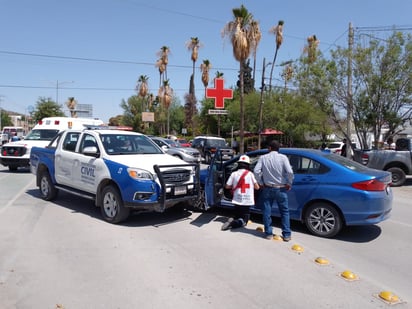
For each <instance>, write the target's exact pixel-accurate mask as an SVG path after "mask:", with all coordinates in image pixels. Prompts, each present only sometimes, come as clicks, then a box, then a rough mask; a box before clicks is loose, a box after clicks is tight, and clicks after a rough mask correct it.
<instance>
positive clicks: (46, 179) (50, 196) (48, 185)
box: [39, 170, 59, 201]
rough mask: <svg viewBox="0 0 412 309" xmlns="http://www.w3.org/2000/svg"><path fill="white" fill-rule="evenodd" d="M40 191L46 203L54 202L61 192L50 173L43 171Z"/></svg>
mask: <svg viewBox="0 0 412 309" xmlns="http://www.w3.org/2000/svg"><path fill="white" fill-rule="evenodd" d="M39 190H40V195H41V198H42V199H43V200H45V201H52V200H54V199H55V198H56V197H57V194H58V193H59V190H58V189H56V187H55V186H54V184H53V183H52V181H51V178H50V174H49V172H48V171H47V170H46V171H42V172H41V174H40V182H39Z"/></svg>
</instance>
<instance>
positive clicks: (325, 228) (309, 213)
mask: <svg viewBox="0 0 412 309" xmlns="http://www.w3.org/2000/svg"><path fill="white" fill-rule="evenodd" d="M304 221H305V225H306V227H307V228H308V230H309V231H310V232H311V233H312V234H314V235H316V236H320V237H325V238H331V237H333V236H335V235H336V234H338V233H339V232H340V231H341V229H342V218H341V216H340V214H339V212H338V211H337V210H336V209H335V207H333V206H331V205H330V204H327V203H315V204H313V205H311V206H309V207H308V209H307V210H306V212H305V217H304Z"/></svg>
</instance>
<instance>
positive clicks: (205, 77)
mask: <svg viewBox="0 0 412 309" xmlns="http://www.w3.org/2000/svg"><path fill="white" fill-rule="evenodd" d="M211 68H212V64H211V63H210V61H209V60H207V59H206V60H203V63H202V64H201V65H200V71H202V83H203V86H204V87H205V91H206V88H207V85H209V71H210V69H211Z"/></svg>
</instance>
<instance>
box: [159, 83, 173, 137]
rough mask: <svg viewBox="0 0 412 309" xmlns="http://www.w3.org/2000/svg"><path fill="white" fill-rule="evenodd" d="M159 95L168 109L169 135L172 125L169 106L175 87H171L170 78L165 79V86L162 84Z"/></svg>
mask: <svg viewBox="0 0 412 309" xmlns="http://www.w3.org/2000/svg"><path fill="white" fill-rule="evenodd" d="M157 96H158V98H159V100H160V102H161V103H162V104H163V106H164V108H166V111H167V130H166V131H167V135H169V127H170V124H169V119H170V117H169V107H170V104H171V103H172V98H173V89H172V88H171V87H170V85H169V80H168V79H166V80H164V81H163V86H160V88H159V91H158V95H157Z"/></svg>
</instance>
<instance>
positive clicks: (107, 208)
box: [101, 185, 130, 223]
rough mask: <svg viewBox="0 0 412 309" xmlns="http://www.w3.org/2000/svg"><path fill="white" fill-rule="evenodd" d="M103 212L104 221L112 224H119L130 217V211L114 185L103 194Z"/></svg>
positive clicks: (109, 186)
mask: <svg viewBox="0 0 412 309" xmlns="http://www.w3.org/2000/svg"><path fill="white" fill-rule="evenodd" d="M102 196H103V198H102V201H103V204H102V206H101V212H102V215H103V218H104V220H106V221H107V222H110V223H119V222H122V221H124V220H126V219H127V218H128V217H129V214H130V209H129V208H126V207H124V205H123V200H122V198H121V196H120V193H119V190H117V188H116V187H114V186H112V185H108V186H106V187H105V188H104V189H103V192H102Z"/></svg>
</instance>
